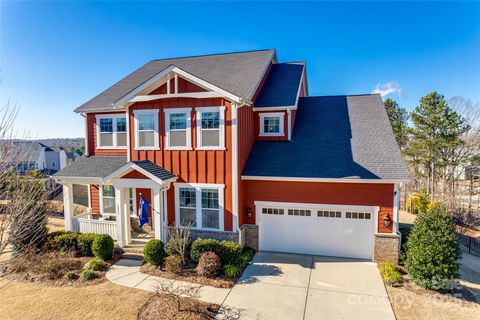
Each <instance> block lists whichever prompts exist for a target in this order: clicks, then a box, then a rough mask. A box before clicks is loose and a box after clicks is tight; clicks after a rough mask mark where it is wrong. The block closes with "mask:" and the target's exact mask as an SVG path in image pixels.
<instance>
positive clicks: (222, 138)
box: [195, 106, 225, 150]
mask: <svg viewBox="0 0 480 320" xmlns="http://www.w3.org/2000/svg"><path fill="white" fill-rule="evenodd" d="M195 111H196V112H197V117H196V121H197V146H196V149H197V150H225V106H219V107H199V108H195ZM216 111H218V112H220V126H219V130H220V132H219V135H220V137H219V138H220V139H219V145H218V146H206V147H204V146H202V112H216Z"/></svg>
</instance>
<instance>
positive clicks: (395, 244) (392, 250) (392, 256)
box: [373, 233, 400, 263]
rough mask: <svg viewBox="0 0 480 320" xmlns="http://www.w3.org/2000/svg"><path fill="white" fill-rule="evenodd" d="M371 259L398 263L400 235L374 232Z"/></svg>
mask: <svg viewBox="0 0 480 320" xmlns="http://www.w3.org/2000/svg"><path fill="white" fill-rule="evenodd" d="M373 246H374V248H373V261H375V262H377V263H378V262H384V261H390V262H393V263H398V259H399V255H400V236H399V235H398V234H395V233H375V240H374V244H373Z"/></svg>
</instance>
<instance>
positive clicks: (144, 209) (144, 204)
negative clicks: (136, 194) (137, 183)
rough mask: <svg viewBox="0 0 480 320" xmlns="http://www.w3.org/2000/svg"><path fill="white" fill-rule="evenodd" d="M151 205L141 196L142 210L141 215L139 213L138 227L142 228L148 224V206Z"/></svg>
mask: <svg viewBox="0 0 480 320" xmlns="http://www.w3.org/2000/svg"><path fill="white" fill-rule="evenodd" d="M149 205H150V204H149V203H148V201H147V200H145V198H144V197H143V196H142V195H140V208H139V210H138V211H139V213H138V227H139V228H141V227H142V226H143V225H144V224H145V223H147V222H148V206H149Z"/></svg>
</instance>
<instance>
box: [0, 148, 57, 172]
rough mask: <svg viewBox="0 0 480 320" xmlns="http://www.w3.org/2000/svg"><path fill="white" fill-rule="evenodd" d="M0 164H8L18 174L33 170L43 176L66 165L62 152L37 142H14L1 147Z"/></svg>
mask: <svg viewBox="0 0 480 320" xmlns="http://www.w3.org/2000/svg"><path fill="white" fill-rule="evenodd" d="M1 148H2V155H1V156H0V162H3V163H5V162H8V164H9V166H12V167H15V169H16V170H17V171H18V172H20V173H22V174H23V173H26V172H28V171H29V170H31V169H35V170H37V171H40V172H42V173H44V174H45V175H49V174H54V173H55V172H57V171H58V170H60V169H63V168H64V167H65V165H66V160H63V161H62V159H66V155H65V151H63V150H56V149H54V148H50V147H49V146H47V145H45V144H43V143H40V142H38V141H14V142H9V143H4V144H2V146H1Z"/></svg>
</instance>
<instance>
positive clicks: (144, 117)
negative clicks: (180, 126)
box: [134, 110, 159, 150]
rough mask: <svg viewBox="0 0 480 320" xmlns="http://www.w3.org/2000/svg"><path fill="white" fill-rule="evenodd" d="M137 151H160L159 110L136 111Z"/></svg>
mask: <svg viewBox="0 0 480 320" xmlns="http://www.w3.org/2000/svg"><path fill="white" fill-rule="evenodd" d="M134 117H135V149H137V150H149V149H158V148H159V143H158V110H135V111H134Z"/></svg>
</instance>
